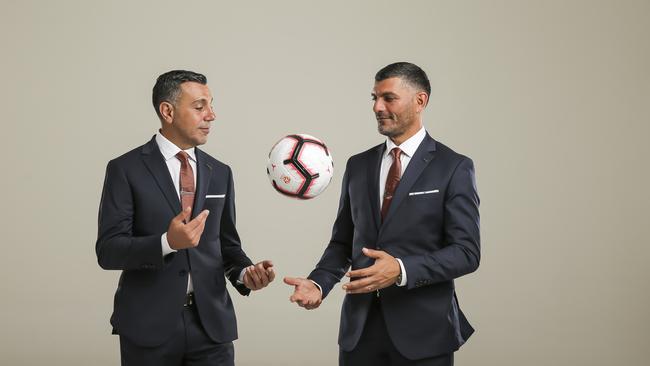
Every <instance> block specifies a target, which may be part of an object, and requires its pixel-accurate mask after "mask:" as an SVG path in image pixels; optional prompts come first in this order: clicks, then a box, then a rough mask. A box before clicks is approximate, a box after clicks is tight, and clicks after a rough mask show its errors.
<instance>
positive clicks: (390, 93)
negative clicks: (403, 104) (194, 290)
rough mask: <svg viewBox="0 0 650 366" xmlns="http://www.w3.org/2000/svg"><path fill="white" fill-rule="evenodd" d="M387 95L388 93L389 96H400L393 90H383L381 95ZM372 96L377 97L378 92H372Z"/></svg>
mask: <svg viewBox="0 0 650 366" xmlns="http://www.w3.org/2000/svg"><path fill="white" fill-rule="evenodd" d="M387 95H388V96H393V97H397V96H398V95H397V94H395V93H393V92H390V91H388V92H383V93H381V94H380V95H379V96H381V97H385V96H387ZM370 96H372V97H377V94H375V93H374V92H372V93H370Z"/></svg>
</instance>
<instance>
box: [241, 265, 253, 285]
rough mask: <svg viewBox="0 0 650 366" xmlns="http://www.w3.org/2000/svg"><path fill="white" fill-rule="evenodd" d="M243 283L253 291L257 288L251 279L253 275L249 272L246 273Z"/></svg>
mask: <svg viewBox="0 0 650 366" xmlns="http://www.w3.org/2000/svg"><path fill="white" fill-rule="evenodd" d="M242 281H244V285H246V287H248V288H249V289H253V287H255V283H254V282H253V278H252V277H251V274H250V273H248V270H246V271H244V278H243V279H242Z"/></svg>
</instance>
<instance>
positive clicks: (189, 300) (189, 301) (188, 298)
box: [183, 292, 196, 308]
mask: <svg viewBox="0 0 650 366" xmlns="http://www.w3.org/2000/svg"><path fill="white" fill-rule="evenodd" d="M194 304H196V302H195V301H194V292H190V293H189V294H187V295H185V303H184V304H183V306H185V307H186V308H189V307H193V306H194Z"/></svg>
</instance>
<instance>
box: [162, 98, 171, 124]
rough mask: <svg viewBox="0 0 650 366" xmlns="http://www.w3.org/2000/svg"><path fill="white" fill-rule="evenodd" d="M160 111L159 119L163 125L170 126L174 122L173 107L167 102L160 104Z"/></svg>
mask: <svg viewBox="0 0 650 366" xmlns="http://www.w3.org/2000/svg"><path fill="white" fill-rule="evenodd" d="M158 110H159V111H160V117H161V118H162V120H163V123H169V124H171V123H172V121H173V120H174V106H173V105H172V104H171V103H169V102H162V103H160V105H159V106H158Z"/></svg>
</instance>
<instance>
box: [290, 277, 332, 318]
mask: <svg viewBox="0 0 650 366" xmlns="http://www.w3.org/2000/svg"><path fill="white" fill-rule="evenodd" d="M284 283H286V284H287V285H290V286H293V287H294V291H293V295H291V297H289V301H291V302H295V303H296V304H298V306H300V307H303V308H305V309H307V310H312V309H316V308H317V307H319V306H320V304H321V302H323V294H321V292H320V289H319V288H318V287H317V286H316V285H315V284H314V283H313V282H311V281H310V280H308V279H306V278H297V277H296V278H294V277H285V278H284Z"/></svg>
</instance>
